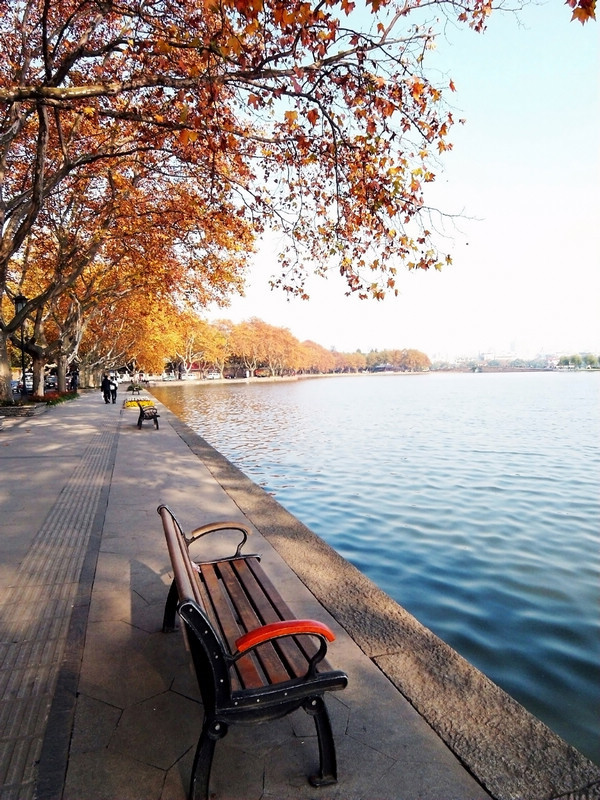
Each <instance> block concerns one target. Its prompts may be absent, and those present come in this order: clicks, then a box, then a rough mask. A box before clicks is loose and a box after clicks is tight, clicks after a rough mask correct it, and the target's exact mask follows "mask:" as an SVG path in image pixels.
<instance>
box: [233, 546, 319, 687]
mask: <svg viewBox="0 0 600 800" xmlns="http://www.w3.org/2000/svg"><path fill="white" fill-rule="evenodd" d="M245 563H247V565H248V567H249V569H250V570H251V571H252V572H253V574H254V576H255V578H256V580H257V582H258V584H259V586H260V589H259V591H260V592H261V593H264V594H265V595H266V596H268V598H269V601H270V602H271V603H272V604H273V606H274V607H275V608H278V609H286V610H287V612H288V613H289V615H290V616H289V617H288V619H295V614H293V613H292V612H291V611H290V609H289V607H288V606H287V605H286V602H285V600H284V599H283V598H282V596H281V595H280V594H279V592H278V591H277V589H276V588H275V586H274V585H273V583H272V582H271V580H270V579H269V577H268V575H267V574H266V573H265V571H264V570H263V569H262V567H261V566H260V564H259V563H258V562H257V561H250V560H248V561H246V562H245ZM276 621H277V620H269V622H276ZM294 641H295V642H296V643H297V644H298V647H299V648H300V649H301V651H302V653H303V656H304V660H303V662H301V664H299V665H298V672H297V674H298V675H303V674H304V673H305V672H306V663H307V660H310V659H311V658H312V657H313V656H314V655H315V654H316V652H317V651H318V649H319V648H318V646H317V645H316V643H315V641H314V639H312V638H311V637H309V636H295V637H294ZM281 644H283V642H282V643H281ZM331 670H332V667H331V665H330V664H329V662H328V661H327V659H325V658H324V659H323V660H322V661H321V662H320V663H319V667H318V672H329V671H331Z"/></svg>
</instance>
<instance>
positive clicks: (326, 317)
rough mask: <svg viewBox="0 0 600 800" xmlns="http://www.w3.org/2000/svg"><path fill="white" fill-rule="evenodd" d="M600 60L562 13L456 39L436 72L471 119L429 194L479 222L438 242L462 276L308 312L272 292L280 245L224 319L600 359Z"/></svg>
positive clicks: (522, 18)
mask: <svg viewBox="0 0 600 800" xmlns="http://www.w3.org/2000/svg"><path fill="white" fill-rule="evenodd" d="M599 52H600V27H599V25H598V23H597V22H588V23H587V24H586V25H585V26H583V27H582V26H581V25H580V23H579V22H570V10H569V8H568V7H567V6H565V5H564V3H563V2H562V0H551V2H548V3H546V4H540V5H530V6H528V7H527V8H526V9H525V10H524V11H522V12H520V14H519V17H518V19H517V18H515V17H514V16H513V15H503V14H496V15H492V18H491V20H490V24H489V28H488V30H487V32H486V33H485V34H483V35H479V34H475V33H473V32H472V31H470V30H463V29H455V28H447V29H446V32H445V36H444V37H443V38H442V39H441V40H440V41H439V42H438V50H437V52H436V53H435V54H434V57H433V59H432V60H431V62H430V63H431V64H432V65H433V68H434V69H439V70H440V72H442V73H443V74H447V75H448V77H451V78H452V79H453V81H454V83H455V85H456V89H457V91H456V93H455V94H452V96H451V98H450V100H451V101H452V103H453V105H454V106H455V107H456V111H455V113H454V116H455V119H458V118H459V117H464V118H466V120H467V122H466V125H464V126H460V125H458V124H457V125H455V126H454V128H453V130H452V135H451V140H452V141H453V143H454V150H453V151H452V152H450V153H448V154H445V156H444V161H443V167H444V170H443V174H440V171H439V170H438V171H437V175H438V180H437V181H436V183H435V184H433V185H431V187H428V188H431V191H430V192H429V194H428V195H427V196H426V197H427V198H428V202H429V204H430V205H433V206H436V207H438V208H442V209H443V210H445V211H447V212H450V213H462V214H463V215H464V218H462V219H461V220H460V221H459V222H458V223H457V224H456V225H455V226H450V227H449V226H446V228H445V234H446V236H447V237H448V238H447V239H445V240H444V239H440V240H438V241H439V244H440V247H441V249H442V251H449V252H451V254H452V256H453V259H454V263H453V264H452V265H451V266H449V267H446V268H445V269H444V271H443V272H442V273H439V272H435V271H431V272H428V273H423V272H418V273H417V272H407V271H406V272H404V273H402V274H401V275H400V279H399V281H398V284H399V288H400V295H399V297H397V298H393V297H389V298H386V299H385V300H384V301H382V302H376V301H370V300H368V301H358V300H356V299H355V298H348V297H345V296H344V286H343V284H342V283H341V281H340V280H339V278H336V277H335V276H332V277H331V278H329V279H328V280H327V281H324V280H322V279H314V280H313V281H311V282H310V284H309V290H310V294H311V300H310V301H301V300H298V299H287V298H286V297H285V296H284V295H283V293H280V292H271V291H270V289H269V286H268V279H269V277H270V276H271V275H273V274H276V272H277V253H276V247H275V245H274V243H272V242H271V243H268V242H265V243H264V245H263V247H261V249H260V251H259V253H258V254H257V256H256V258H255V265H254V267H253V268H252V271H251V273H250V274H249V276H248V281H247V288H246V297H245V298H239V299H238V298H235V299H233V301H232V304H231V306H230V307H229V308H225V309H221V310H219V311H213V312H211V313H210V314H209V319H216V318H227V319H231V320H233V321H234V322H240V321H241V320H244V319H249V318H250V317H253V316H256V317H259V318H261V319H263V320H264V321H265V322H268V323H270V324H272V325H276V326H281V327H286V328H289V329H290V331H291V332H292V333H293V334H294V336H296V337H297V338H298V339H300V340H305V339H312V340H313V341H315V342H318V343H319V344H321V345H323V346H324V347H327V348H330V347H335V348H336V349H337V350H340V351H344V352H349V351H353V350H356V349H361V350H362V351H363V352H365V351H368V350H370V349H372V348H375V349H385V348H404V347H413V348H416V349H419V350H422V351H424V352H426V353H427V354H428V355H429V356H430V357H431V358H437V357H454V356H460V355H475V354H477V353H480V352H488V353H489V352H495V353H496V354H507V353H511V352H512V353H517V354H518V355H521V356H525V357H526V356H530V355H534V354H537V353H540V352H542V353H550V352H567V353H574V352H587V351H591V352H594V353H595V354H597V355H600V145H599V141H600V139H599V133H598V131H599V130H600V93H599V84H600V61H599Z"/></svg>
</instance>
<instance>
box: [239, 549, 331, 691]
mask: <svg viewBox="0 0 600 800" xmlns="http://www.w3.org/2000/svg"><path fill="white" fill-rule="evenodd" d="M248 561H250V559H248ZM248 561H244V562H239V563H237V564H236V565H235V570H236V572H237V576H238V580H239V581H240V583H241V584H242V585H243V586H244V589H245V591H246V592H247V593H248V595H249V597H250V598H251V599H252V602H253V603H254V604H255V607H256V608H257V609H258V612H259V614H260V619H261V624H262V625H268V624H269V623H271V622H279V621H280V620H285V619H288V620H289V619H295V615H294V614H293V613H292V611H291V609H290V608H289V607H288V606H287V604H286V603H285V601H284V600H283V598H282V597H281V596H280V595H279V594H278V593H277V592H276V591H275V590H274V587H273V585H272V584H271V585H270V589H272V590H273V592H271V591H270V590H269V591H268V592H265V591H264V589H265V587H264V586H263V585H262V581H263V579H264V580H266V579H267V576H266V575H265V573H264V571H263V570H262V568H261V567H260V565H259V564H258V562H255V563H254V564H253V565H252V569H250V568H249V566H248ZM267 588H269V587H267ZM273 646H274V647H275V649H276V650H277V652H278V654H279V656H278V658H279V659H280V660H283V662H284V663H285V665H286V668H287V670H288V673H289V676H291V677H295V678H298V677H302V676H303V675H305V674H306V671H307V669H308V659H307V658H306V654H305V653H304V652H303V650H302V649H300V648H299V646H298V642H297V641H296V637H294V638H292V637H289V638H286V639H281V640H280V641H277V642H276V643H274V645H273ZM317 649H318V648H315V650H314V651H313V653H311V655H313V654H314V652H316V650H317Z"/></svg>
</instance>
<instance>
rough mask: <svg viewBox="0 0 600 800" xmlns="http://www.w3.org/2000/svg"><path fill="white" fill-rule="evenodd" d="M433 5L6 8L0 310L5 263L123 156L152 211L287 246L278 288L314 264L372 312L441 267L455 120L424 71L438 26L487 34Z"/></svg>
mask: <svg viewBox="0 0 600 800" xmlns="http://www.w3.org/2000/svg"><path fill="white" fill-rule="evenodd" d="M430 5H433V6H434V8H433V9H432V19H433V24H430V22H429V21H428V18H427V12H426V11H423V9H422V8H421V2H420V0H407V2H405V3H403V4H402V5H396V3H395V2H394V0H377V1H376V2H375V0H372V1H371V2H370V3H369V4H368V6H367V9H366V10H365V9H363V10H359V9H355V8H354V3H352V2H351V1H350V0H326V2H322V0H287V1H286V2H285V3H284V2H281V0H256V2H252V3H249V2H240V0H221V1H220V2H219V3H214V4H213V3H207V2H205V0H190V2H185V3H179V4H174V3H170V2H166V3H162V4H144V3H142V4H140V3H138V2H137V1H136V2H132V0H124V1H123V2H122V3H120V4H112V3H111V4H89V3H87V2H84V1H83V0H61V1H60V2H58V0H23V1H21V0H18V1H17V0H0V36H1V41H2V51H3V58H2V61H1V62H0V107H1V110H2V117H1V123H0V189H1V192H0V220H1V222H2V225H1V231H2V239H1V242H0V294H2V295H4V294H7V295H8V297H9V300H11V301H12V299H14V296H15V294H16V293H18V292H19V291H20V287H21V279H20V277H21V276H20V274H19V272H18V269H16V268H15V262H14V256H15V255H16V254H18V253H19V251H20V250H21V249H22V248H23V247H24V245H25V242H26V240H27V238H28V237H29V236H30V235H31V233H32V231H34V229H36V226H38V225H39V217H40V214H41V212H42V210H43V209H44V207H45V206H46V204H47V203H48V202H49V200H50V199H51V198H59V197H60V194H61V191H62V187H63V185H65V184H66V183H67V182H71V184H72V185H75V184H76V183H77V182H78V181H79V180H80V179H81V178H82V176H86V175H87V174H88V173H90V171H91V172H94V173H95V174H97V175H98V180H104V181H106V182H109V181H110V176H111V174H112V173H113V171H119V170H120V165H121V164H122V163H123V162H124V161H126V162H127V163H128V164H131V161H132V159H134V160H135V161H136V162H137V165H138V167H137V168H138V169H140V170H141V172H142V173H143V174H144V175H145V176H146V177H147V179H148V181H150V180H152V181H153V182H154V192H155V194H156V196H157V197H160V196H161V195H162V192H163V190H164V187H165V186H169V185H172V184H173V183H174V182H178V181H179V182H190V184H193V185H195V186H198V187H202V189H203V190H204V192H205V197H206V202H207V203H211V204H212V205H213V207H214V208H215V209H217V210H219V209H221V210H222V213H223V215H224V216H225V217H227V218H229V219H235V217H236V216H238V215H243V216H245V218H246V219H248V220H249V221H250V222H251V223H252V224H253V226H254V229H255V232H257V233H259V232H260V231H261V230H262V229H263V228H264V227H265V226H266V225H270V226H277V227H279V228H280V229H281V230H282V231H283V232H284V233H287V234H288V236H289V238H288V242H289V247H288V250H287V254H286V255H285V256H284V258H283V261H282V265H281V270H282V274H281V276H280V280H279V283H280V284H281V285H282V286H283V287H284V288H285V289H288V290H290V291H297V292H299V293H303V279H304V275H305V271H306V269H307V265H314V264H316V265H318V266H317V269H316V271H317V272H318V273H320V274H325V273H326V272H327V271H328V270H329V269H337V270H339V272H340V273H341V274H342V275H343V276H344V278H345V280H346V282H347V285H348V291H353V292H357V293H358V294H359V295H360V296H368V295H371V296H373V297H377V298H380V297H382V296H383V294H384V293H385V292H386V291H395V275H396V272H397V269H398V267H399V266H400V265H402V264H404V265H406V266H407V267H408V268H422V269H427V268H429V267H432V266H435V267H440V266H441V265H442V264H443V263H444V262H445V261H446V260H447V256H445V255H444V254H439V253H438V252H437V249H436V247H435V244H434V243H433V241H432V237H431V233H430V229H429V227H428V219H427V214H426V213H424V212H426V210H427V207H426V201H425V195H424V189H425V187H426V186H427V184H428V183H429V182H431V181H433V180H434V177H435V176H434V171H435V157H436V155H437V154H438V153H442V152H443V151H444V150H446V149H448V148H449V147H450V146H451V145H450V143H449V140H448V135H449V131H450V127H451V125H452V122H453V119H452V116H451V114H450V113H449V112H448V111H447V110H446V109H445V107H444V104H443V90H445V89H447V88H448V86H449V84H448V81H447V80H446V79H442V80H441V82H439V81H438V79H437V77H435V78H434V77H432V76H428V75H427V73H426V71H425V67H426V60H427V59H426V54H427V51H428V49H429V48H430V47H431V46H432V45H433V42H434V39H435V35H436V28H435V17H436V15H437V12H438V11H442V12H444V13H446V14H447V15H452V14H456V15H457V16H458V19H459V20H460V21H464V22H466V23H468V24H470V25H471V26H472V27H474V28H475V29H476V30H481V29H483V27H484V25H485V22H486V20H487V17H488V15H489V13H490V11H491V7H492V6H491V0H462V1H461V2H460V3H456V2H454V1H453V0H435V2H434V3H432V4H430ZM450 88H453V87H452V86H451V85H450ZM120 174H121V175H123V176H126V170H121V172H120ZM129 177H130V179H131V180H133V174H131V175H130V176H129ZM59 290H60V286H59V285H56V286H54V287H53V289H52V291H55V292H58V291H59ZM42 294H43V292H41V293H40V294H39V295H37V296H35V297H32V298H30V302H29V303H28V305H27V306H26V307H25V308H24V309H23V311H21V312H20V314H19V315H15V314H11V313H10V307H11V305H10V303H9V304H8V305H5V304H2V318H1V319H0V396H7V393H8V390H9V389H8V377H9V376H8V368H7V363H8V362H7V357H6V340H7V337H8V336H10V335H11V334H13V333H14V332H15V331H17V330H18V328H19V326H20V324H21V322H22V321H23V319H24V318H25V317H27V316H30V315H31V314H32V313H33V312H34V310H35V309H36V308H37V306H38V304H39V303H41V302H42V301H43V300H42V298H41V296H42Z"/></svg>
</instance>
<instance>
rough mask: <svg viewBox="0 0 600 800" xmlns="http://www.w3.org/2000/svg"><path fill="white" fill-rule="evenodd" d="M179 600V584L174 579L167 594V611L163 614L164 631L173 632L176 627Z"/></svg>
mask: <svg viewBox="0 0 600 800" xmlns="http://www.w3.org/2000/svg"><path fill="white" fill-rule="evenodd" d="M178 601H179V594H178V592H177V584H176V583H175V581H172V583H171V586H170V588H169V594H168V595H167V602H166V603H165V613H164V615H163V626H162V629H163V633H171V632H172V631H174V630H175V629H176V627H177V626H176V624H175V615H176V614H177V603H178Z"/></svg>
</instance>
